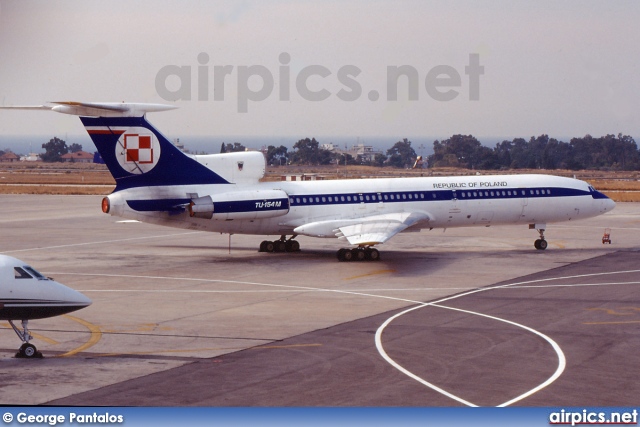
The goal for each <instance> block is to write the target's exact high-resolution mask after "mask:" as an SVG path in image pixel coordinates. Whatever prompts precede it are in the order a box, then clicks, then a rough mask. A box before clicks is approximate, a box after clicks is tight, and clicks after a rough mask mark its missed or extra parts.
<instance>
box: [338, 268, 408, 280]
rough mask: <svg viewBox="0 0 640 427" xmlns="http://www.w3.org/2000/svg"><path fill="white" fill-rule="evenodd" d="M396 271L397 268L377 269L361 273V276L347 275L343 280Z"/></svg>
mask: <svg viewBox="0 0 640 427" xmlns="http://www.w3.org/2000/svg"><path fill="white" fill-rule="evenodd" d="M395 272H396V270H376V271H372V272H371V273H367V274H361V275H359V276H351V277H346V278H344V279H342V280H355V279H361V278H363V277H371V276H377V275H378V274H386V273H395Z"/></svg>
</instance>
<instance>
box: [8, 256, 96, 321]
mask: <svg viewBox="0 0 640 427" xmlns="http://www.w3.org/2000/svg"><path fill="white" fill-rule="evenodd" d="M90 304H91V300H90V299H89V298H87V297H85V296H84V295H83V294H81V293H80V292H78V291H75V290H73V289H71V288H69V287H67V286H65V285H63V284H61V283H58V282H56V281H55V280H52V279H50V278H47V277H44V276H43V275H41V274H40V273H38V272H37V271H36V270H34V269H33V268H32V267H30V266H29V265H27V264H26V263H24V262H22V261H20V260H18V259H16V258H13V257H10V256H6V255H0V319H1V320H25V319H41V318H45V317H52V316H58V315H60V314H64V313H69V312H72V311H75V310H79V309H81V308H84V307H87V306H88V305H90Z"/></svg>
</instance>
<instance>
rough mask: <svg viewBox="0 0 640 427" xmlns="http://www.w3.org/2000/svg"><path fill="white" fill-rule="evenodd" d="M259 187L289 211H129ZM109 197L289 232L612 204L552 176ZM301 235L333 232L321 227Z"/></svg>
mask: <svg viewBox="0 0 640 427" xmlns="http://www.w3.org/2000/svg"><path fill="white" fill-rule="evenodd" d="M256 190H258V191H260V190H262V191H264V190H282V191H284V192H285V193H286V194H287V195H288V197H289V207H288V211H283V213H282V214H281V215H279V216H274V217H269V218H262V219H260V218H259V217H257V218H254V219H234V218H233V217H231V218H227V217H225V218H212V219H208V218H197V217H191V216H190V215H189V213H188V212H187V210H186V209H185V210H183V211H180V212H171V213H168V212H158V211H149V210H147V211H144V210H142V211H141V210H134V209H132V208H131V206H130V203H128V201H132V200H153V199H167V198H173V199H179V200H183V199H184V200H188V199H192V198H194V197H203V196H207V195H220V194H223V193H225V192H242V191H256ZM109 201H110V205H111V209H110V213H111V214H112V215H117V216H121V217H124V218H128V219H135V220H139V221H143V222H149V223H154V224H160V225H165V226H172V227H179V228H188V229H194V230H203V231H214V232H221V233H234V234H235V233H237V234H259V235H286V234H294V229H296V228H298V227H300V226H303V225H305V224H310V223H318V222H327V223H328V224H331V226H332V227H335V226H336V225H339V224H340V223H341V221H346V220H350V219H358V218H363V217H371V216H378V215H384V214H392V213H403V212H408V213H415V212H417V213H422V214H424V217H425V218H427V219H426V220H424V221H421V222H419V223H417V224H416V225H415V226H413V227H411V229H420V228H451V227H470V226H489V225H504V224H546V223H553V222H562V221H571V220H575V219H581V218H589V217H592V216H596V215H600V214H602V213H604V212H607V211H609V210H611V209H613V207H614V206H615V204H614V203H613V202H612V201H611V200H610V199H608V198H606V197H604V196H603V195H602V194H601V193H598V192H597V191H595V190H594V189H593V188H592V187H590V186H589V184H587V183H586V182H584V181H580V180H577V179H572V178H564V177H557V176H550V175H493V176H489V175H485V176H458V177H438V178H432V177H429V178H390V179H354V180H334V181H299V182H289V181H286V182H285V181H282V182H263V183H256V184H249V185H246V184H243V185H239V184H218V185H183V186H161V187H138V188H132V189H128V190H122V191H118V192H115V193H113V194H111V195H110V196H109ZM329 228H331V227H329ZM335 228H337V227H335ZM541 228H544V226H543V227H541ZM298 234H308V235H313V236H316V237H335V236H334V235H332V234H330V233H329V234H328V233H327V232H326V230H323V231H322V232H316V231H314V232H312V233H298Z"/></svg>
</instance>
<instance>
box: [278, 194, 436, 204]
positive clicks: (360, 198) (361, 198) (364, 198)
mask: <svg viewBox="0 0 640 427" xmlns="http://www.w3.org/2000/svg"><path fill="white" fill-rule="evenodd" d="M424 197H425V196H424V193H409V194H406V193H404V194H372V195H369V194H365V195H362V194H353V195H346V196H321V197H320V196H316V197H292V198H291V203H294V202H295V203H296V204H300V203H302V204H305V203H320V202H322V203H334V202H335V203H339V202H351V201H353V202H371V201H373V202H381V201H383V200H387V201H388V200H419V199H424ZM433 198H434V199H435V198H436V195H435V194H433Z"/></svg>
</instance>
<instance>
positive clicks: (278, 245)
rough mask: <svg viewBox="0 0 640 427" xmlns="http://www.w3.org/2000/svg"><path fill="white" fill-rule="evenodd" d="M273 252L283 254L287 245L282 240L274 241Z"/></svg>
mask: <svg viewBox="0 0 640 427" xmlns="http://www.w3.org/2000/svg"><path fill="white" fill-rule="evenodd" d="M273 247H274V250H273V251H274V252H285V251H286V250H287V244H286V243H285V242H283V241H282V240H276V241H275V242H273Z"/></svg>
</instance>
